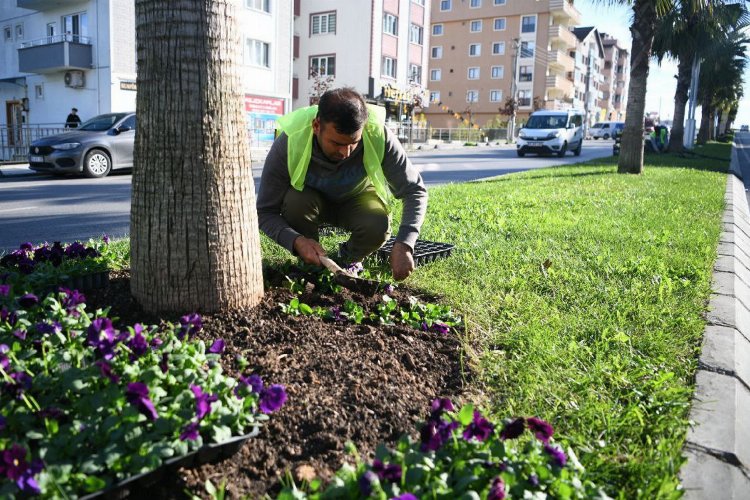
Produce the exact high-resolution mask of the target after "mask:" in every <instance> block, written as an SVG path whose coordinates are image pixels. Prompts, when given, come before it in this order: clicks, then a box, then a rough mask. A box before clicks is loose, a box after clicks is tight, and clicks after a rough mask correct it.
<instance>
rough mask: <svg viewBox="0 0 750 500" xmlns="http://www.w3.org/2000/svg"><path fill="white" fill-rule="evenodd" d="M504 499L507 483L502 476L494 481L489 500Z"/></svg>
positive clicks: (488, 495) (488, 496) (488, 494)
mask: <svg viewBox="0 0 750 500" xmlns="http://www.w3.org/2000/svg"><path fill="white" fill-rule="evenodd" d="M503 498H505V483H504V482H503V479H502V478H501V477H500V476H497V477H496V478H495V479H493V480H492V484H491V485H490V491H489V493H487V500H503Z"/></svg>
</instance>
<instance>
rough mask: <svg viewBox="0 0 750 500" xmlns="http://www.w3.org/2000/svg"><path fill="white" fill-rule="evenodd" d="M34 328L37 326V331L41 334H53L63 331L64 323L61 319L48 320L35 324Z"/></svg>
mask: <svg viewBox="0 0 750 500" xmlns="http://www.w3.org/2000/svg"><path fill="white" fill-rule="evenodd" d="M34 328H36V331H37V332H39V333H41V334H43V335H44V334H48V335H52V334H53V333H60V332H62V325H61V324H60V322H59V321H53V322H52V323H47V322H39V323H37V324H36V325H34Z"/></svg>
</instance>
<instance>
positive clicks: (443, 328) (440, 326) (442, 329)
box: [430, 321, 450, 335]
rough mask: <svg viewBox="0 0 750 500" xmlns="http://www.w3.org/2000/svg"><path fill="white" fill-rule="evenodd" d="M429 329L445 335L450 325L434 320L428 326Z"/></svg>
mask: <svg viewBox="0 0 750 500" xmlns="http://www.w3.org/2000/svg"><path fill="white" fill-rule="evenodd" d="M430 331H433V332H435V333H441V334H443V335H446V334H447V333H448V332H449V331H450V327H449V326H448V325H446V324H445V323H438V322H437V321H436V322H434V323H433V324H432V326H431V327H430Z"/></svg>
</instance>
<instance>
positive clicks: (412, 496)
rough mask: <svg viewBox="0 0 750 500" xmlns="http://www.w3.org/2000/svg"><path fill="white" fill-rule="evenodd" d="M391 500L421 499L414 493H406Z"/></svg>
mask: <svg viewBox="0 0 750 500" xmlns="http://www.w3.org/2000/svg"><path fill="white" fill-rule="evenodd" d="M390 500H419V498H417V496H416V495H415V494H414V493H409V492H406V493H401V494H400V495H399V496H397V497H393V498H391V499H390Z"/></svg>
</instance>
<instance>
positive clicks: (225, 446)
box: [81, 427, 260, 500]
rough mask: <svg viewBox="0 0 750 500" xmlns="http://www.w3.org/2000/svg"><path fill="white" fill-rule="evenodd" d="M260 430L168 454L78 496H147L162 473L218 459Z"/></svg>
mask: <svg viewBox="0 0 750 500" xmlns="http://www.w3.org/2000/svg"><path fill="white" fill-rule="evenodd" d="M259 431H260V429H259V428H258V427H256V428H254V429H253V431H252V432H250V433H249V434H245V435H243V436H237V437H233V438H232V439H230V440H228V441H224V442H223V443H212V444H207V445H205V446H202V447H201V448H199V449H197V450H195V451H192V452H190V453H188V454H187V455H183V456H181V457H174V458H170V459H168V460H165V461H164V462H163V463H162V464H161V466H160V467H158V468H156V469H154V470H152V471H148V472H144V473H143V474H138V475H137V476H131V477H129V478H127V479H123V480H122V481H120V482H118V483H115V484H113V485H112V486H110V487H109V488H106V489H103V490H100V491H97V492H95V493H91V494H90V495H86V496H84V497H81V500H94V499H96V500H105V499H106V500H109V499H121V498H128V497H134V498H138V497H141V496H142V495H141V494H143V495H146V496H142V497H143V498H148V496H149V495H148V493H149V491H148V490H149V489H151V488H153V486H154V484H156V483H157V482H158V481H159V480H161V479H162V478H163V477H164V475H165V474H173V473H175V472H176V471H177V469H179V468H181V467H186V468H191V467H198V466H199V465H203V464H205V463H209V462H218V461H219V460H224V459H226V458H229V457H231V456H232V455H234V454H235V453H237V452H238V451H239V450H240V448H242V445H243V444H245V442H246V441H247V440H248V439H250V438H253V437H255V436H257V435H258V434H259Z"/></svg>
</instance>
